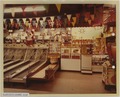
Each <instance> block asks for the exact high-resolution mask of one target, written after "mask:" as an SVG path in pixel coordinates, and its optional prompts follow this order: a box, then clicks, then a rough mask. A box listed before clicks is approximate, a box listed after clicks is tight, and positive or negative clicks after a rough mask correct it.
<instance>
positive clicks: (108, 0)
mask: <svg viewBox="0 0 120 97" xmlns="http://www.w3.org/2000/svg"><path fill="white" fill-rule="evenodd" d="M93 3H95V4H116V17H117V19H116V28H117V29H116V31H117V33H116V34H117V35H116V36H117V37H116V40H117V42H116V43H117V52H118V53H117V64H118V65H117V91H116V92H117V93H116V94H30V97H33V96H34V97H43V96H45V97H59V96H61V97H67V96H69V97H83V96H85V97H90V96H91V97H96V96H97V97H99V96H100V97H101V96H102V97H107V96H108V97H111V96H112V97H119V96H120V93H119V91H120V90H119V85H118V84H119V82H120V80H119V79H120V77H119V75H120V74H119V73H120V72H119V69H120V66H119V65H120V62H119V57H120V56H119V55H120V51H119V48H120V45H119V44H120V35H119V33H118V32H119V31H120V30H119V23H120V20H119V13H120V11H119V0H1V1H0V32H1V35H0V37H1V38H0V47H1V49H0V54H1V55H0V63H1V65H0V68H1V70H0V71H1V72H0V77H1V79H2V80H0V83H1V84H0V93H1V94H0V95H1V96H2V93H3V89H4V88H3V83H4V82H3V71H2V70H3V9H4V8H3V7H4V4H93Z"/></svg>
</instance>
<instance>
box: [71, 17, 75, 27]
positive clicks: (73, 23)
mask: <svg viewBox="0 0 120 97" xmlns="http://www.w3.org/2000/svg"><path fill="white" fill-rule="evenodd" d="M72 19H73V22H72V25H73V26H75V23H76V17H72Z"/></svg>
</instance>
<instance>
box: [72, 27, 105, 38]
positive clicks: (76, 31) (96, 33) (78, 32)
mask: <svg viewBox="0 0 120 97" xmlns="http://www.w3.org/2000/svg"><path fill="white" fill-rule="evenodd" d="M102 32H103V27H74V28H72V36H73V38H76V39H81V37H82V39H92V38H93V37H94V38H97V37H100V34H101V33H102Z"/></svg>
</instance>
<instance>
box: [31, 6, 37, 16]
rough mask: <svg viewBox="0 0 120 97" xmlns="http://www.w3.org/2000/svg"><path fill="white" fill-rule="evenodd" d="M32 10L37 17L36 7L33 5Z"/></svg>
mask: <svg viewBox="0 0 120 97" xmlns="http://www.w3.org/2000/svg"><path fill="white" fill-rule="evenodd" d="M32 8H33V13H34V15H36V16H37V11H35V8H36V5H33V6H32Z"/></svg>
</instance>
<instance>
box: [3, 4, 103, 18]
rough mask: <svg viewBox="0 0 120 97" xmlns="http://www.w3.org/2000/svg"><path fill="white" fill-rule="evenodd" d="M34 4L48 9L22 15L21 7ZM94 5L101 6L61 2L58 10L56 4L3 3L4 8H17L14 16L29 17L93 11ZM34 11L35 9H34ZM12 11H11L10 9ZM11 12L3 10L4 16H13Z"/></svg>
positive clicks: (33, 5)
mask: <svg viewBox="0 0 120 97" xmlns="http://www.w3.org/2000/svg"><path fill="white" fill-rule="evenodd" d="M36 6H44V7H45V8H46V6H47V7H48V10H43V11H38V10H37V11H36V13H37V14H33V11H31V12H30V11H29V12H26V11H25V16H23V12H21V11H23V10H22V7H26V8H27V7H31V8H33V9H34V7H36ZM95 6H103V5H102V4H61V9H60V12H59V11H58V9H57V6H56V4H44V5H42V4H7V5H5V7H4V9H10V8H14V10H16V9H18V8H19V11H18V12H15V18H24V17H25V18H27V17H29V18H31V17H43V16H57V15H64V14H72V15H74V14H76V13H84V12H85V11H90V13H94V7H95ZM26 8H25V9H26ZM34 11H35V10H34ZM11 12H12V11H11ZM11 12H9V13H6V12H4V18H14V17H12V15H11Z"/></svg>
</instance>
